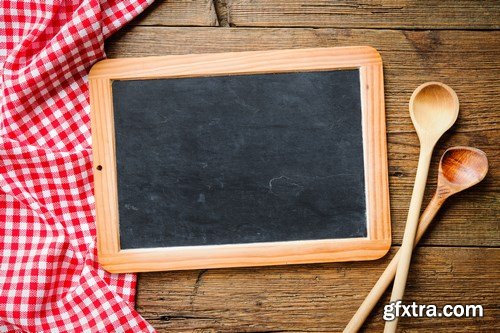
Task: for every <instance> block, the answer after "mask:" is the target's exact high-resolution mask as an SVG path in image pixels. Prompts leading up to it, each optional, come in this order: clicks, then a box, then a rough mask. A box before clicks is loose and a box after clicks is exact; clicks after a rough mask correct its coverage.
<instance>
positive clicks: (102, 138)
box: [89, 46, 391, 273]
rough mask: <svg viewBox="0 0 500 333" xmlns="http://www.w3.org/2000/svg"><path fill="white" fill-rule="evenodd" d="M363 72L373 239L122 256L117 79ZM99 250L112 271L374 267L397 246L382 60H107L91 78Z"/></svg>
mask: <svg viewBox="0 0 500 333" xmlns="http://www.w3.org/2000/svg"><path fill="white" fill-rule="evenodd" d="M342 69H345V70H346V69H359V71H360V86H361V87H360V91H361V106H362V122H363V124H362V129H363V150H364V165H365V185H366V203H367V224H368V236H367V237H366V238H347V239H326V240H325V239H322V240H300V241H286V242H267V243H250V244H231V245H208V246H205V245H204V246H182V247H170V248H144V249H125V250H122V249H120V238H119V235H120V232H119V217H118V191H117V174H116V158H115V137H114V120H113V119H114V118H113V96H112V88H111V84H112V81H113V80H142V79H144V80H145V79H159V78H185V77H200V76H223V75H235V74H239V75H241V74H259V73H261V74H264V73H287V72H301V71H326V70H342ZM89 84H90V104H91V122H92V140H93V145H92V149H93V167H94V193H95V200H96V215H97V220H96V221H97V248H98V260H99V262H100V264H101V265H102V266H103V267H104V269H106V270H107V271H110V272H117V273H118V272H143V271H160V270H182V269H201V268H220V267H238V266H264V265H282V264H298V263H317V262H332V261H351V260H371V259H377V258H380V257H382V256H383V255H384V254H386V253H387V251H388V250H389V248H390V245H391V225H390V210H389V184H388V169H387V145H386V130H385V111H384V89H383V74H382V60H381V57H380V55H379V54H378V52H377V51H376V50H375V49H373V48H371V47H367V46H360V47H341V48H312V49H291V50H273V51H251V52H232V53H215V54H189V55H172V56H162V57H148V58H128V59H109V60H103V61H100V62H99V63H97V64H96V65H94V67H93V68H92V70H91V72H90V75H89Z"/></svg>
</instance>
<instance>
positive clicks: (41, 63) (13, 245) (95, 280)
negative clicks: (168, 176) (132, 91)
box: [0, 0, 153, 332]
mask: <svg viewBox="0 0 500 333" xmlns="http://www.w3.org/2000/svg"><path fill="white" fill-rule="evenodd" d="M150 2H152V0H139V1H133V0H125V1H118V0H113V1H106V0H78V1H69V0H68V1H48V0H36V1H34V0H24V1H8V0H0V70H1V75H0V89H1V90H0V98H1V101H0V108H1V109H0V265H1V266H0V332H22V331H27V332H138V331H153V329H152V327H151V326H149V324H148V323H147V322H146V321H145V320H144V319H143V318H142V317H141V316H140V315H139V314H138V313H137V312H136V311H135V310H134V297H135V282H136V280H135V275H133V274H109V273H107V272H105V271H104V270H103V269H102V268H100V266H99V265H98V264H97V261H96V247H95V221H94V216H95V214H94V197H93V193H92V191H93V180H92V166H91V158H92V155H91V149H90V147H91V137H90V119H89V96H88V85H87V74H88V71H89V69H90V67H91V66H92V64H94V63H95V62H96V61H97V60H99V59H101V58H103V57H104V49H103V44H104V39H105V38H107V37H109V36H110V35H111V34H112V33H113V32H115V31H116V30H117V29H119V28H120V27H121V26H123V25H124V24H125V23H126V22H128V21H129V20H131V19H132V18H133V17H135V16H136V15H137V14H139V13H140V12H141V11H143V10H144V9H145V8H146V7H147V6H148V5H149V3H150Z"/></svg>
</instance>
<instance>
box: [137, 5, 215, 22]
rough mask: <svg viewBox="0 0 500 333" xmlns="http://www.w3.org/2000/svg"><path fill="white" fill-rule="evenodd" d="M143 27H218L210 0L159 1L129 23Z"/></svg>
mask: <svg viewBox="0 0 500 333" xmlns="http://www.w3.org/2000/svg"><path fill="white" fill-rule="evenodd" d="M130 24H131V25H143V26H198V27H202V26H206V27H216V26H218V25H219V21H218V19H217V13H216V11H215V7H214V3H213V1H212V0H167V1H165V0H159V1H155V2H153V4H151V5H150V6H149V7H148V8H147V9H146V10H145V11H144V12H143V13H142V14H141V15H139V16H138V17H137V18H136V19H134V20H133V21H132V22H130Z"/></svg>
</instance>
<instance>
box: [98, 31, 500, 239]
mask: <svg viewBox="0 0 500 333" xmlns="http://www.w3.org/2000/svg"><path fill="white" fill-rule="evenodd" d="M214 40H216V41H217V43H214V42H213V41H214ZM145 45H147V47H145ZM347 45H371V46H373V47H375V48H377V49H378V50H379V52H380V53H381V55H382V58H383V61H384V81H385V95H386V99H385V103H386V119H387V132H388V156H389V184H390V199H391V203H392V205H391V216H392V230H393V243H394V244H400V242H401V237H402V233H403V227H404V221H405V220H406V215H407V212H408V205H409V201H410V196H411V191H412V187H413V181H414V178H415V169H416V166H417V159H418V139H417V135H416V134H415V131H414V128H413V125H412V124H411V119H410V116H409V111H408V101H409V98H410V96H411V93H412V92H413V90H414V89H415V88H416V87H417V86H418V85H420V84H421V83H423V82H425V81H431V80H436V81H442V82H445V83H446V84H448V85H449V86H451V87H452V88H453V89H454V90H455V91H456V92H457V94H458V97H459V99H460V115H459V117H458V120H457V123H456V124H455V126H454V127H452V129H451V130H450V131H449V132H448V133H447V134H445V136H444V137H443V138H442V139H441V140H440V141H439V142H438V144H437V147H436V150H435V152H434V154H433V160H432V162H431V169H430V171H429V181H428V186H427V190H426V196H425V197H424V205H426V204H427V203H428V202H429V200H430V197H431V195H432V193H433V191H434V189H435V184H436V175H437V165H438V160H439V156H441V155H442V153H443V152H444V151H445V149H446V148H448V147H450V146H456V145H464V146H473V147H477V148H480V149H482V150H483V151H485V153H486V154H487V155H488V159H489V161H490V173H489V175H488V176H487V177H486V179H485V180H484V181H483V182H482V183H481V184H479V185H478V186H477V187H475V188H474V189H471V190H468V191H466V192H464V193H460V194H458V195H457V196H456V197H452V198H450V199H449V202H447V203H446V204H445V206H444V207H443V210H442V211H441V212H440V213H439V214H438V215H437V217H436V219H437V221H436V223H435V224H436V225H435V226H433V227H431V229H432V231H431V232H430V233H429V235H428V236H426V237H424V239H423V240H422V243H423V244H427V245H458V246H499V245H500V232H499V224H498V221H499V220H500V210H499V209H498V207H499V206H500V200H499V198H500V196H499V190H500V188H499V185H498V179H499V177H500V171H499V168H500V153H499V151H498V146H499V140H498V133H499V130H500V113H499V112H498V110H499V109H500V100H499V99H498V96H499V95H500V84H499V77H500V64H499V63H498V54H499V52H500V32H498V31H397V30H370V29H259V28H253V29H243V28H234V29H231V28H223V29H218V28H148V27H130V28H126V29H124V30H123V31H122V32H120V33H118V34H117V35H116V36H115V37H113V38H112V39H111V40H110V41H109V42H108V44H107V52H108V55H109V56H110V57H132V56H135V57H137V56H151V55H164V54H185V53H203V52H218V51H220V52H223V51H244V50H250V49H253V50H269V49H280V48H292V47H325V46H347Z"/></svg>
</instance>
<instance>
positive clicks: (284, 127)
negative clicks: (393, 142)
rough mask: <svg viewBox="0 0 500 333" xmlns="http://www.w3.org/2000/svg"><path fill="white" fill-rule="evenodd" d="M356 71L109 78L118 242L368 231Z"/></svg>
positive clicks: (136, 244) (157, 243)
mask: <svg viewBox="0 0 500 333" xmlns="http://www.w3.org/2000/svg"><path fill="white" fill-rule="evenodd" d="M359 90H360V88H359V70H344V71H323V72H306V73H286V74H260V75H238V76H218V77H201V78H184V79H162V80H131V81H115V82H113V107H114V110H115V113H114V114H115V136H116V163H117V169H118V202H119V214H120V243H121V246H122V249H128V248H147V247H169V246H185V245H211V244H234V243H236V244H238V243H253V242H276V241H290V240H301V239H333V238H351V237H366V235H367V225H366V223H367V220H366V200H365V195H364V193H365V184H364V166H363V140H362V129H361V100H360V91H359Z"/></svg>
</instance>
